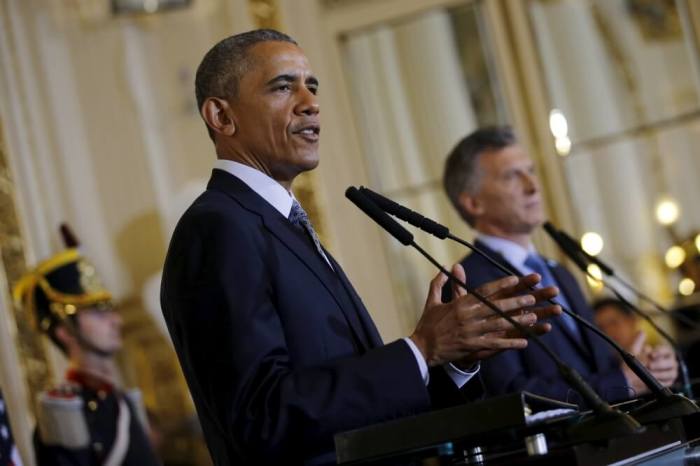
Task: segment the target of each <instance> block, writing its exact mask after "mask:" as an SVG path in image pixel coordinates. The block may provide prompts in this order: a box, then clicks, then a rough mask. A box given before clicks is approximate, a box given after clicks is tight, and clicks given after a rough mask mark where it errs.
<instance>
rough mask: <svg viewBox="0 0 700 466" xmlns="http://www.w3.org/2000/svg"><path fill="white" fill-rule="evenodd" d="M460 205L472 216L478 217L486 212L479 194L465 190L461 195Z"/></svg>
mask: <svg viewBox="0 0 700 466" xmlns="http://www.w3.org/2000/svg"><path fill="white" fill-rule="evenodd" d="M459 206H460V208H462V210H463V211H464V212H466V213H468V214H469V216H470V217H473V218H478V217H479V216H480V215H481V214H483V213H484V207H483V204H482V203H481V201H480V200H479V198H478V196H475V195H472V194H469V193H467V192H463V193H462V194H460V195H459Z"/></svg>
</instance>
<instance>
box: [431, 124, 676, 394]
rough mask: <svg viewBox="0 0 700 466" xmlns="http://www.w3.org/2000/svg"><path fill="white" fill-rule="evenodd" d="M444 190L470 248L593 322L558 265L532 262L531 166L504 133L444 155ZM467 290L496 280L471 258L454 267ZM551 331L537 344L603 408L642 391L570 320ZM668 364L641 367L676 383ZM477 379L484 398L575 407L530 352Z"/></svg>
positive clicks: (497, 361)
mask: <svg viewBox="0 0 700 466" xmlns="http://www.w3.org/2000/svg"><path fill="white" fill-rule="evenodd" d="M443 181H444V186H445V190H446V192H447V195H448V196H449V198H450V200H451V201H452V203H453V205H454V206H455V208H456V209H457V211H458V212H459V213H460V214H461V215H462V217H463V218H464V220H465V221H466V222H467V223H468V224H469V225H470V226H471V227H473V228H474V229H475V230H476V231H477V239H476V244H477V245H478V246H479V247H480V248H481V249H482V250H484V251H485V252H487V253H488V254H489V255H491V256H492V257H494V258H496V259H497V260H499V261H500V262H501V263H503V264H509V265H510V266H512V267H515V268H516V269H518V270H519V271H520V272H522V273H531V272H536V273H538V274H540V275H541V276H542V284H543V285H549V286H557V287H558V288H559V290H560V295H559V297H558V298H557V299H558V301H559V302H560V303H561V304H562V305H564V306H565V307H568V308H569V309H571V310H572V311H574V312H575V313H577V314H578V315H580V316H581V317H583V318H584V319H586V320H588V321H590V322H592V321H593V314H592V311H591V309H590V307H589V306H588V304H587V303H586V300H585V298H584V296H583V293H582V291H581V289H580V288H579V286H578V284H577V283H576V280H575V279H574V277H573V276H572V275H571V274H570V273H569V272H568V271H567V270H566V269H565V268H564V267H562V266H561V265H559V264H557V263H556V262H554V261H552V260H549V259H546V258H544V257H542V256H541V255H539V254H538V253H537V251H536V250H535V248H534V247H533V244H532V241H531V235H532V233H533V231H534V230H535V229H536V228H538V227H539V226H540V225H541V224H542V223H543V222H544V210H543V206H542V199H541V193H540V187H539V182H538V180H537V175H536V173H535V169H534V164H533V162H532V160H531V159H530V157H529V156H528V154H527V153H526V152H525V151H524V149H523V148H522V147H521V146H520V145H519V144H518V142H517V140H516V138H515V135H514V134H513V132H512V130H511V129H510V128H509V127H491V128H484V129H479V130H477V131H475V132H473V133H472V134H470V135H469V136H467V137H466V138H464V139H463V140H462V141H461V142H459V144H457V146H456V147H455V148H454V149H453V150H452V152H451V153H450V155H449V157H448V159H447V162H446V165H445V171H444V178H443ZM461 264H462V266H463V267H464V269H465V270H466V271H467V273H468V276H469V281H470V283H471V285H472V286H478V285H479V284H481V283H485V282H488V281H491V280H495V279H497V278H499V277H502V276H503V273H502V272H500V271H499V270H498V269H496V268H495V267H494V266H493V265H491V264H489V263H488V262H487V261H486V260H485V259H484V258H482V257H481V256H479V255H476V254H471V255H469V256H467V257H466V258H465V259H464V260H463V261H462V262H461ZM551 324H552V327H553V328H552V331H551V332H550V333H548V334H547V335H544V336H543V337H542V340H543V341H544V342H545V343H546V344H547V345H548V346H549V347H550V348H551V349H552V350H554V351H555V352H556V353H557V354H558V355H559V356H560V357H561V358H562V359H563V360H564V362H566V363H568V364H570V365H571V366H573V367H574V368H575V369H576V370H577V371H578V372H579V373H580V374H581V375H582V376H583V378H584V379H586V380H587V381H588V382H589V383H590V384H591V385H592V386H593V388H594V389H595V390H596V391H597V392H598V393H599V394H600V395H601V396H602V397H603V398H606V399H608V400H617V399H622V398H626V397H628V396H630V395H633V394H641V393H644V392H645V391H646V387H645V386H644V385H643V384H642V383H641V381H640V380H639V379H638V378H637V376H635V375H634V374H633V373H632V372H631V371H630V370H629V369H628V368H627V367H626V366H624V367H621V365H620V362H619V360H618V359H617V358H616V357H614V356H613V354H612V352H611V350H610V349H609V347H608V345H607V344H606V343H605V342H604V341H603V340H602V339H600V337H598V336H596V335H595V334H594V333H592V332H591V331H590V330H587V329H585V328H583V327H582V326H580V325H579V324H578V323H577V322H576V321H575V320H574V319H573V318H572V317H570V316H568V315H562V316H561V317H560V318H557V319H552V321H551ZM675 364H676V363H675V359H674V358H673V356H672V355H671V356H670V357H667V358H665V359H664V361H663V363H662V364H661V363H658V364H655V365H649V366H648V367H649V368H650V370H651V371H652V373H653V374H654V375H655V376H656V377H657V378H659V380H660V381H661V382H663V383H664V384H665V385H670V384H671V383H673V379H675V377H676V368H675ZM480 374H481V378H482V380H483V382H484V385H485V387H486V390H487V392H488V393H490V394H502V393H508V392H514V391H520V390H527V391H530V392H533V393H537V394H541V395H545V396H549V397H552V398H557V399H561V400H569V401H574V402H579V401H580V400H579V398H578V396H577V395H578V394H576V393H573V392H572V391H571V389H570V387H569V386H568V385H567V384H566V383H565V382H564V380H563V379H562V378H561V377H560V376H559V373H558V371H557V369H556V367H555V365H554V363H553V362H552V361H551V360H550V359H549V358H547V357H546V355H545V354H544V352H543V351H542V350H541V349H540V348H539V347H538V346H537V345H530V346H529V347H528V348H527V349H525V350H523V351H517V352H516V351H507V352H503V353H501V354H499V355H497V356H495V357H494V358H492V359H490V360H489V361H486V362H484V363H482V366H481V372H480Z"/></svg>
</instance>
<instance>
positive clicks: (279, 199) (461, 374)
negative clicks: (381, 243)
mask: <svg viewBox="0 0 700 466" xmlns="http://www.w3.org/2000/svg"><path fill="white" fill-rule="evenodd" d="M214 168H218V169H220V170H224V171H225V172H228V173H230V174H231V175H233V176H235V177H236V178H238V179H239V180H241V181H242V182H243V183H245V184H246V185H247V186H248V187H249V188H250V189H252V190H253V191H255V192H256V193H257V194H258V195H260V197H262V198H263V199H265V201H267V202H268V203H269V204H270V205H271V206H272V207H274V208H275V210H277V211H278V212H279V213H280V214H282V215H284V217H285V218H288V217H289V213H290V212H291V210H292V203H293V202H294V199H295V198H294V194H292V193H291V192H290V191H287V189H286V188H285V187H284V186H282V185H281V184H279V183H278V182H277V181H275V180H274V179H272V178H270V177H269V176H267V175H266V174H265V173H263V172H261V171H260V170H256V169H255V168H253V167H249V166H248V165H244V164H242V163H238V162H234V161H232V160H224V159H217V160H216V162H215V163H214ZM324 259H326V262H328V265H331V264H330V261H329V260H328V258H327V257H326V256H325V254H324ZM331 268H332V266H331ZM403 340H404V341H405V342H406V344H408V347H409V348H411V351H412V352H413V356H414V357H415V358H416V363H417V364H418V369H419V370H420V373H421V377H422V378H423V381H424V382H425V384H426V385H427V384H428V381H429V379H430V377H429V372H428V364H427V363H426V361H425V358H424V357H423V354H422V353H421V352H420V350H419V349H418V347H416V345H415V343H413V341H412V340H411V339H410V338H403ZM444 367H445V371H446V372H447V374H448V375H449V376H450V378H451V379H452V381H453V382H454V383H455V385H457V386H458V387H460V388H461V387H462V386H463V385H464V384H466V383H467V382H468V381H469V379H471V378H472V377H473V376H474V375H475V374H476V373H477V372H478V371H479V365H478V364H477V365H476V367H475V368H474V369H473V370H472V371H469V372H465V371H461V370H459V369H457V368H456V367H455V366H453V365H452V364H448V365H445V366H444Z"/></svg>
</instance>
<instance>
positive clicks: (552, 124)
mask: <svg viewBox="0 0 700 466" xmlns="http://www.w3.org/2000/svg"><path fill="white" fill-rule="evenodd" d="M549 130H550V131H551V132H552V136H554V138H555V139H563V138H566V136H567V135H568V134H569V124H568V123H567V122H566V117H565V116H564V114H563V113H562V112H561V110H559V109H556V108H554V109H552V111H551V112H549ZM567 139H568V138H567Z"/></svg>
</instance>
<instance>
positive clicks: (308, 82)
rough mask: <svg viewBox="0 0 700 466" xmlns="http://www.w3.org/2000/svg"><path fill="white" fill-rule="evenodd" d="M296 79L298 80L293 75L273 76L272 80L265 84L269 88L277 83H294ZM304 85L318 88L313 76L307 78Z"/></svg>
mask: <svg viewBox="0 0 700 466" xmlns="http://www.w3.org/2000/svg"><path fill="white" fill-rule="evenodd" d="M297 78H298V76H297V75H293V74H281V75H279V76H275V77H274V78H272V79H271V80H269V81H268V82H267V86H271V85H273V84H277V83H280V82H283V83H292V82H294V81H296V80H297ZM305 84H306V85H312V86H318V79H316V77H315V76H309V77H308V78H306V81H305Z"/></svg>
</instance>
